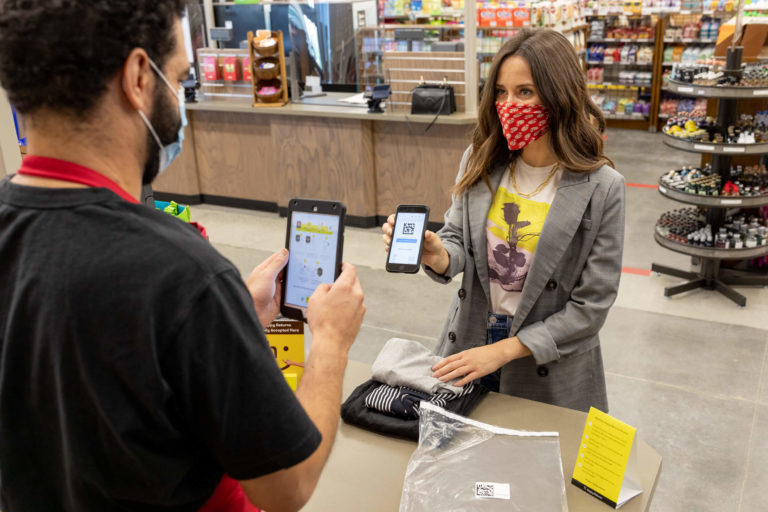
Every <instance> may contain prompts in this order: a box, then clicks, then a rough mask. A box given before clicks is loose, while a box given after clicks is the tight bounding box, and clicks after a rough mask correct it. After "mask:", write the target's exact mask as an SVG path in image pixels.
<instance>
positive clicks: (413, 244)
mask: <svg viewBox="0 0 768 512" xmlns="http://www.w3.org/2000/svg"><path fill="white" fill-rule="evenodd" d="M401 208H402V209H401ZM424 208H425V207H400V208H398V211H397V217H396V218H395V228H394V231H393V233H392V244H391V245H390V248H389V257H388V258H387V270H389V271H390V272H414V273H415V272H418V271H419V265H420V263H421V262H420V260H421V247H422V245H423V243H424V230H425V228H426V223H427V216H428V215H429V213H428V212H426V211H423V209H424ZM417 209H421V210H422V211H413V210H417ZM409 210H410V211H409Z"/></svg>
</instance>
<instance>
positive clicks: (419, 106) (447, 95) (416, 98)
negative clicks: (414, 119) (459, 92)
mask: <svg viewBox="0 0 768 512" xmlns="http://www.w3.org/2000/svg"><path fill="white" fill-rule="evenodd" d="M411 93H412V94H413V96H412V97H411V114H435V115H438V116H439V115H444V116H445V115H449V114H453V113H454V112H456V95H455V93H454V92H453V86H450V85H448V84H447V83H445V81H443V83H442V84H426V83H421V84H419V85H418V86H416V87H415V88H414V89H413V90H412V91H411Z"/></svg>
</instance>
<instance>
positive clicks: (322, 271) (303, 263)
mask: <svg viewBox="0 0 768 512" xmlns="http://www.w3.org/2000/svg"><path fill="white" fill-rule="evenodd" d="M339 219H340V218H339V216H338V215H326V214H322V213H310V212H298V211H294V212H293V213H292V214H291V228H290V229H291V232H290V235H289V247H288V250H289V251H290V258H289V260H288V269H287V274H286V282H285V304H287V305H289V306H293V307H298V308H306V307H307V304H308V302H309V298H310V297H311V296H312V294H313V293H314V292H315V288H317V286H318V285H320V284H323V283H325V284H333V281H334V280H335V277H336V276H335V274H336V272H335V270H336V262H337V258H336V251H337V248H338V246H339V244H338V242H339Z"/></svg>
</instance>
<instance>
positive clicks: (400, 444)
mask: <svg viewBox="0 0 768 512" xmlns="http://www.w3.org/2000/svg"><path fill="white" fill-rule="evenodd" d="M370 376H371V367H370V365H367V364H364V363H360V362H355V361H350V362H349V364H348V365H347V371H346V374H345V376H344V390H343V398H344V399H346V398H347V397H348V396H349V394H350V393H351V392H352V390H353V389H354V388H355V387H356V386H357V385H359V384H361V383H362V382H364V381H366V380H368V379H369V378H370ZM469 417H470V418H472V419H475V420H478V421H482V422H485V423H490V424H491V425H497V426H499V427H503V428H512V429H518V430H531V431H555V432H559V433H560V439H559V441H560V452H561V459H562V465H563V477H564V478H565V491H566V500H567V502H568V510H569V511H570V512H587V511H590V512H591V511H595V512H601V511H606V512H607V511H609V510H613V509H612V507H610V506H608V505H606V504H604V503H602V502H601V501H599V500H597V499H596V498H593V497H592V496H590V495H589V494H587V493H586V492H584V491H582V490H581V489H579V488H577V487H576V486H574V485H572V484H571V483H570V481H571V474H572V473H573V467H574V465H575V464H576V457H577V453H578V451H579V444H580V443H581V435H582V432H583V431H584V423H585V421H586V417H587V414H586V413H584V412H580V411H574V410H571V409H565V408H563V407H557V406H554V405H549V404H543V403H540V402H533V401H531V400H525V399H523V398H517V397H513V396H509V395H500V394H498V393H489V394H488V395H486V396H485V397H484V398H483V400H482V401H481V402H480V404H479V405H478V406H477V408H476V409H475V410H474V411H472V413H471V414H470V415H469ZM416 446H417V445H416V443H415V442H413V441H408V440H404V439H398V438H394V437H390V436H385V435H382V434H378V433H375V432H371V431H368V430H363V429H361V428H358V427H356V426H353V425H348V424H346V423H343V422H341V423H340V424H339V430H338V432H337V434H336V442H335V443H334V447H333V450H332V451H331V455H330V458H329V459H328V463H327V464H326V466H325V469H324V470H323V474H322V476H321V477H320V481H319V483H318V485H317V489H316V490H315V492H314V494H313V495H312V499H311V500H310V501H309V503H308V504H307V505H306V507H305V508H304V509H302V510H305V511H306V512H327V511H329V510H334V511H338V512H347V511H349V512H352V511H355V512H357V511H361V510H365V511H366V512H392V511H393V510H397V509H398V505H399V503H400V497H401V494H402V490H403V482H404V478H405V470H406V468H407V467H408V461H409V459H410V457H411V455H412V454H413V452H414V450H416ZM635 450H636V456H637V467H636V469H637V473H638V477H639V480H640V481H639V484H640V486H641V487H642V490H643V492H642V494H640V495H639V496H636V497H634V498H632V499H631V500H629V502H627V503H626V504H625V505H624V506H622V507H621V510H622V512H643V511H648V510H650V506H651V501H652V499H653V495H654V493H655V491H656V485H657V484H658V481H659V475H660V473H661V463H662V458H661V456H660V455H659V454H658V453H657V452H656V451H655V450H654V449H653V448H651V447H650V446H649V445H648V444H647V443H646V442H645V441H643V440H642V439H640V438H639V436H636V437H635Z"/></svg>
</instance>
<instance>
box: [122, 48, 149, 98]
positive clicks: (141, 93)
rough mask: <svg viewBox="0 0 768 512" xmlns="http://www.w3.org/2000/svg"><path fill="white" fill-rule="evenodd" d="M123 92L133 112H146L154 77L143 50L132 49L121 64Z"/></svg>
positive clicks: (147, 57)
mask: <svg viewBox="0 0 768 512" xmlns="http://www.w3.org/2000/svg"><path fill="white" fill-rule="evenodd" d="M122 73H123V92H124V93H125V98H126V100H127V101H128V103H129V104H130V106H131V107H132V108H133V109H135V110H141V111H142V112H148V111H149V109H150V106H151V104H152V96H153V94H152V93H153V92H154V87H155V84H156V77H155V76H154V72H153V71H152V67H151V66H150V65H149V55H147V52H146V51H144V49H143V48H134V49H133V50H132V51H131V53H130V54H129V55H128V58H127V59H125V64H123V70H122Z"/></svg>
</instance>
